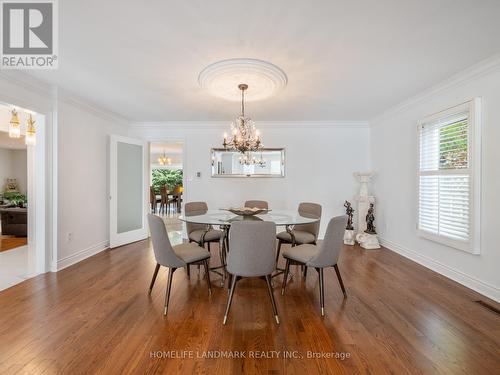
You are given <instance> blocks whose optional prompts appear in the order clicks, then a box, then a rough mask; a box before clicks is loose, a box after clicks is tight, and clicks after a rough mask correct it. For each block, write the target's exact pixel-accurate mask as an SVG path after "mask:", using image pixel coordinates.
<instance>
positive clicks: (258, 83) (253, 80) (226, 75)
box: [198, 59, 288, 102]
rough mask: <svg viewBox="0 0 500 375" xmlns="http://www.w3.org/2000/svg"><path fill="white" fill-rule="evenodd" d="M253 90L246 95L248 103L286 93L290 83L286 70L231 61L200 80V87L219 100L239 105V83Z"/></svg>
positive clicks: (204, 72)
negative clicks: (279, 92) (284, 90)
mask: <svg viewBox="0 0 500 375" xmlns="http://www.w3.org/2000/svg"><path fill="white" fill-rule="evenodd" d="M242 82H244V83H246V84H247V85H248V86H249V87H251V88H252V89H251V90H249V91H248V92H247V93H246V94H245V101H247V102H250V101H256V100H262V99H266V98H269V97H271V96H273V95H275V94H276V93H277V92H278V91H279V90H281V89H283V88H284V87H285V86H286V85H287V82H288V79H287V76H286V74H285V72H284V71H283V70H281V69H280V68H279V67H277V66H276V65H273V64H271V63H269V62H267V61H262V60H257V59H229V60H222V61H218V62H216V63H213V64H210V65H209V66H207V67H206V68H205V69H203V70H202V72H201V73H200V75H199V76H198V83H199V84H200V86H201V87H202V88H203V89H206V90H208V92H210V94H212V95H214V96H217V97H219V98H223V99H227V100H231V101H239V100H241V91H240V90H239V88H238V85H239V84H240V83H242Z"/></svg>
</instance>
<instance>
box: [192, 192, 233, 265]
mask: <svg viewBox="0 0 500 375" xmlns="http://www.w3.org/2000/svg"><path fill="white" fill-rule="evenodd" d="M207 211H208V205H207V203H206V202H187V203H186V204H185V205H184V213H185V214H186V216H196V215H203V214H205V213H206V212H207ZM186 232H187V235H188V240H189V242H196V243H198V245H200V246H204V245H205V244H207V247H208V251H210V244H211V243H213V242H220V240H221V237H223V233H222V231H221V230H217V229H214V228H212V227H211V226H210V225H207V224H194V223H189V222H186ZM221 254H222V252H221ZM222 258H223V257H222V255H221V262H223V263H224V259H222ZM187 272H188V275H190V270H189V267H188V268H187Z"/></svg>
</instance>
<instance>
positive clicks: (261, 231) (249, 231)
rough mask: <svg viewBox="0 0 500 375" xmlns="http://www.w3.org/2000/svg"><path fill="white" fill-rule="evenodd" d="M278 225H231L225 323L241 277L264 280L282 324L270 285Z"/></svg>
mask: <svg viewBox="0 0 500 375" xmlns="http://www.w3.org/2000/svg"><path fill="white" fill-rule="evenodd" d="M275 236H276V224H274V223H273V222H270V221H240V222H235V223H233V224H232V225H231V229H230V230H229V244H230V248H231V251H229V254H228V257H227V272H228V273H229V274H230V280H231V289H230V291H229V298H228V300H227V306H226V313H225V314H224V320H223V322H222V324H226V321H227V316H228V314H229V309H230V308H231V303H232V301H233V296H234V290H235V288H236V282H237V280H238V279H240V278H242V277H264V278H265V279H266V283H267V290H268V293H269V297H270V299H271V304H272V307H273V313H274V318H275V319H276V323H277V324H279V322H280V321H279V318H278V310H277V308H276V301H275V300H274V295H273V289H272V286H271V273H272V272H273V271H274V246H275V242H276V237H275Z"/></svg>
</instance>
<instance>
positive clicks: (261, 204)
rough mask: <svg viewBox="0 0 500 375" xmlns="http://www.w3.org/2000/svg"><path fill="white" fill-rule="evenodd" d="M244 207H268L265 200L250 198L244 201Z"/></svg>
mask: <svg viewBox="0 0 500 375" xmlns="http://www.w3.org/2000/svg"><path fill="white" fill-rule="evenodd" d="M245 207H250V208H254V207H257V208H262V209H265V210H267V209H268V208H269V206H268V204H267V202H266V201H259V200H250V201H246V202H245Z"/></svg>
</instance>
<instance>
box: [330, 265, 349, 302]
mask: <svg viewBox="0 0 500 375" xmlns="http://www.w3.org/2000/svg"><path fill="white" fill-rule="evenodd" d="M333 268H335V273H336V274H337V279H339V284H340V289H342V293H344V298H345V297H347V293H346V291H345V288H344V283H343V282H342V276H340V271H339V266H338V265H337V264H336V265H334V266H333Z"/></svg>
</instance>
